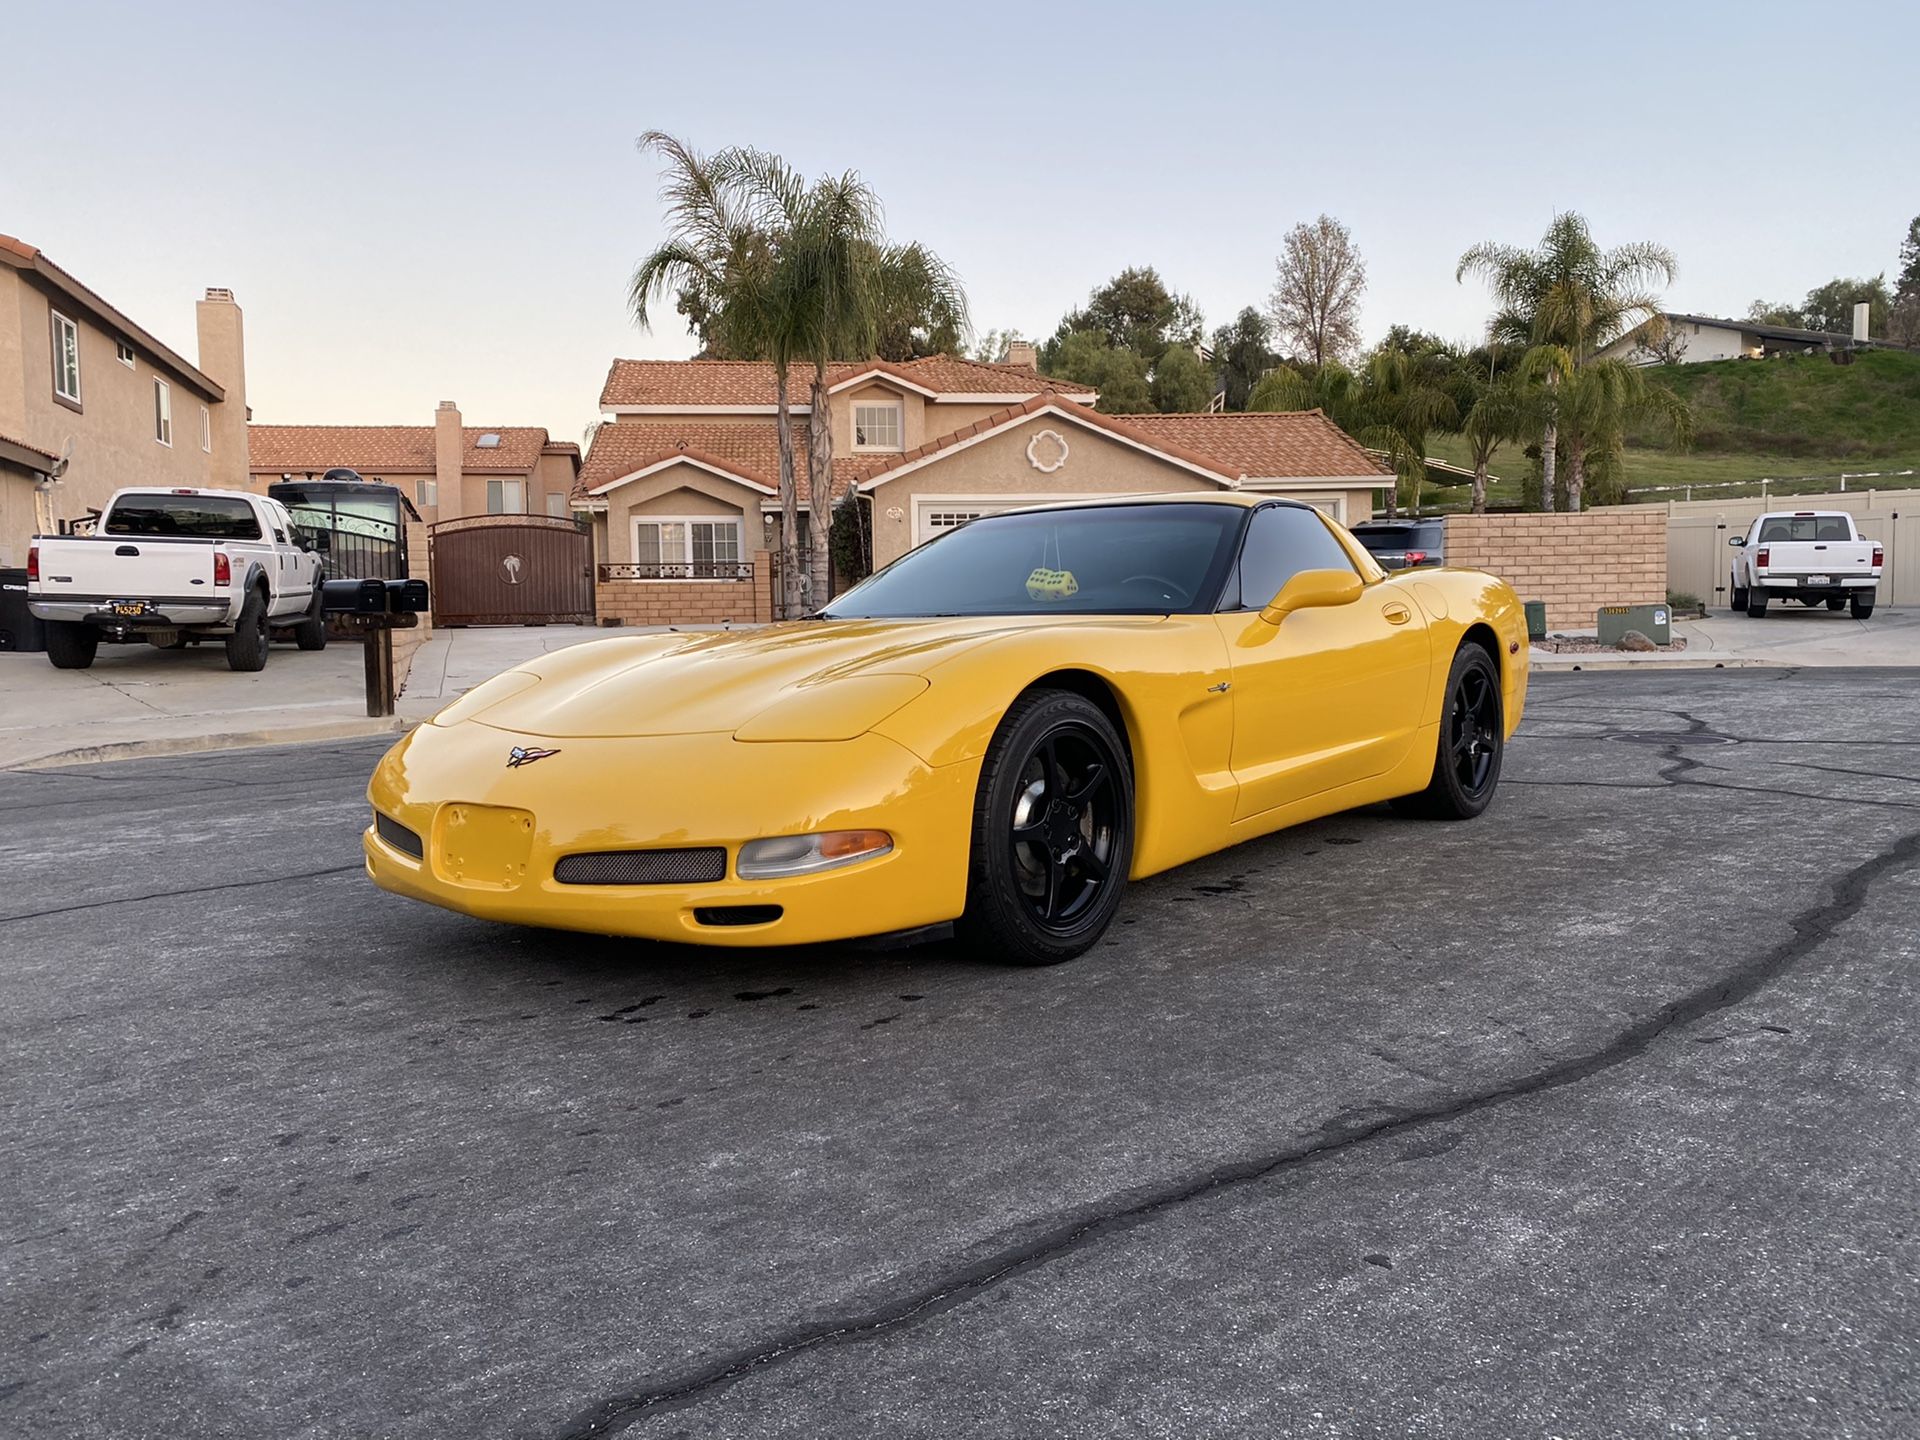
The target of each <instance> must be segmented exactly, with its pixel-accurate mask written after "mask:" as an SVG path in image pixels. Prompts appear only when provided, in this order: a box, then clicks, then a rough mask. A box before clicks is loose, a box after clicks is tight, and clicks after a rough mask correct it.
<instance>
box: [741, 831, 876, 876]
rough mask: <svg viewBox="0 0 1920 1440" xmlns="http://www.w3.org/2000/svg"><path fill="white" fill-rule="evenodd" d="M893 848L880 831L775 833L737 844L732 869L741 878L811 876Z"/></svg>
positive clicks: (867, 858)
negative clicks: (736, 852)
mask: <svg viewBox="0 0 1920 1440" xmlns="http://www.w3.org/2000/svg"><path fill="white" fill-rule="evenodd" d="M891 849H893V837H892V836H891V835H889V834H887V832H886V831H884V830H829V831H826V832H824V833H822V834H819V835H779V836H775V837H774V838H772V839H770V840H749V841H748V842H747V843H746V844H744V845H742V846H741V847H740V858H739V860H738V861H736V862H735V865H734V869H735V871H736V873H737V874H738V875H739V876H740V878H741V879H742V880H780V879H783V878H785V877H786V876H789V875H814V874H818V873H819V872H820V871H822V870H837V869H839V868H840V867H841V866H842V865H852V864H855V863H856V862H858V861H861V860H871V859H873V858H874V857H875V856H877V855H884V854H886V853H887V852H888V851H889V850H891Z"/></svg>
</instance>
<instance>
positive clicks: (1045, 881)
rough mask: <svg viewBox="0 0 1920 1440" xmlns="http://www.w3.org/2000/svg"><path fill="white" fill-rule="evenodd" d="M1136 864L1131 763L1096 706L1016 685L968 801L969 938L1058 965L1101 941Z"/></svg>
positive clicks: (964, 920)
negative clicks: (1017, 693)
mask: <svg viewBox="0 0 1920 1440" xmlns="http://www.w3.org/2000/svg"><path fill="white" fill-rule="evenodd" d="M1132 862H1133V771H1132V767H1131V766H1130V765H1129V763H1128V761H1127V755H1126V745H1125V743H1124V742H1123V741H1122V740H1121V738H1120V735H1119V733H1118V732H1117V731H1116V730H1115V729H1114V726H1113V722H1112V721H1111V720H1109V719H1108V718H1107V716H1106V715H1105V713H1104V712H1102V711H1101V709H1100V707H1099V706H1097V705H1095V704H1093V703H1092V702H1091V701H1089V700H1087V699H1084V698H1083V697H1081V696H1079V695H1076V694H1073V693H1071V692H1070V691H1064V690H1035V691H1032V692H1030V693H1028V694H1026V695H1023V696H1022V697H1021V698H1020V699H1019V700H1017V701H1016V702H1015V703H1014V705H1013V708H1012V709H1010V710H1008V712H1007V714H1006V718H1005V719H1003V720H1002V721H1001V722H1000V729H999V731H998V732H997V733H996V734H995V735H994V737H993V744H992V745H991V746H990V747H989V748H988V750H987V758H986V762H985V764H984V765H982V767H981V770H980V789H979V792H978V794H977V796H976V798H975V801H974V813H973V856H972V862H971V864H970V865H969V867H968V874H967V908H966V913H965V914H964V915H962V916H961V919H960V923H959V926H958V927H957V928H958V930H959V933H960V935H961V937H962V938H963V939H965V940H967V941H968V942H970V943H972V944H975V945H978V946H980V947H981V948H983V949H986V950H990V951H992V952H993V953H995V954H996V955H998V956H999V957H1000V958H1002V959H1005V960H1008V961H1010V962H1012V963H1014V964H1016V965H1057V964H1059V963H1060V962H1061V961H1063V960H1071V959H1073V958H1074V957H1075V956H1076V955H1080V954H1083V953H1084V952H1085V951H1087V950H1089V949H1091V948H1092V947H1093V945H1094V944H1095V943H1096V942H1098V940H1099V939H1100V937H1101V936H1102V935H1103V934H1105V933H1106V929H1107V926H1108V925H1109V924H1111V923H1112V921H1113V916H1114V912H1115V911H1116V910H1118V909H1119V907H1120V894H1121V890H1122V889H1123V887H1124V886H1125V885H1126V883H1127V870H1128V867H1129V866H1130V865H1131V864H1132Z"/></svg>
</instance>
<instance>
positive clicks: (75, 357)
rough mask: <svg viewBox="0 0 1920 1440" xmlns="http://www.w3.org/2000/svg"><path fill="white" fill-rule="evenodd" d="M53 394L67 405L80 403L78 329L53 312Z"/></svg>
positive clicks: (64, 317)
mask: <svg viewBox="0 0 1920 1440" xmlns="http://www.w3.org/2000/svg"><path fill="white" fill-rule="evenodd" d="M53 393H54V395H55V396H56V397H58V398H59V399H61V400H64V401H66V402H67V403H68V404H69V405H78V404H79V403H80V327H79V326H78V325H76V324H74V323H73V321H71V320H69V319H68V318H67V317H66V316H64V315H62V314H61V313H60V312H59V311H58V310H55V311H54V312H53Z"/></svg>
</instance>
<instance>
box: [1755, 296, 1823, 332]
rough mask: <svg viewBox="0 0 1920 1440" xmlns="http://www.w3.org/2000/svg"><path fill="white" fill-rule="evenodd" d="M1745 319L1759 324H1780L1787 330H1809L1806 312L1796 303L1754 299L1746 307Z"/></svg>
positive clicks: (1810, 327)
mask: <svg viewBox="0 0 1920 1440" xmlns="http://www.w3.org/2000/svg"><path fill="white" fill-rule="evenodd" d="M1747 319H1749V320H1752V321H1754V322H1755V323H1756V324H1759V325H1782V326H1785V327H1786V328H1787V329H1789V330H1811V329H1812V328H1813V327H1812V326H1811V325H1809V324H1808V323H1807V312H1806V311H1805V310H1803V309H1801V308H1800V307H1799V306H1798V305H1789V304H1786V303H1785V302H1774V301H1769V300H1756V301H1754V302H1753V304H1751V305H1749V306H1748V307H1747Z"/></svg>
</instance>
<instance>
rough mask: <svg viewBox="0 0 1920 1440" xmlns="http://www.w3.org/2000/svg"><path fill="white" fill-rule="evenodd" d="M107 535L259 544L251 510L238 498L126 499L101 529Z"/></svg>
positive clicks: (108, 513)
mask: <svg viewBox="0 0 1920 1440" xmlns="http://www.w3.org/2000/svg"><path fill="white" fill-rule="evenodd" d="M102 529H103V531H104V532H105V533H106V534H108V535H177V536H182V537H185V538H188V539H194V540H258V539H259V538H260V521H259V520H258V519H257V518H256V517H255V515H254V513H253V506H251V505H250V504H248V503H247V502H246V501H245V500H243V499H241V498H240V497H239V496H237V495H125V496H122V497H121V498H120V499H118V500H116V501H115V502H114V503H113V508H112V509H111V510H109V511H108V512H107V519H106V524H105V525H104V526H102Z"/></svg>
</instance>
